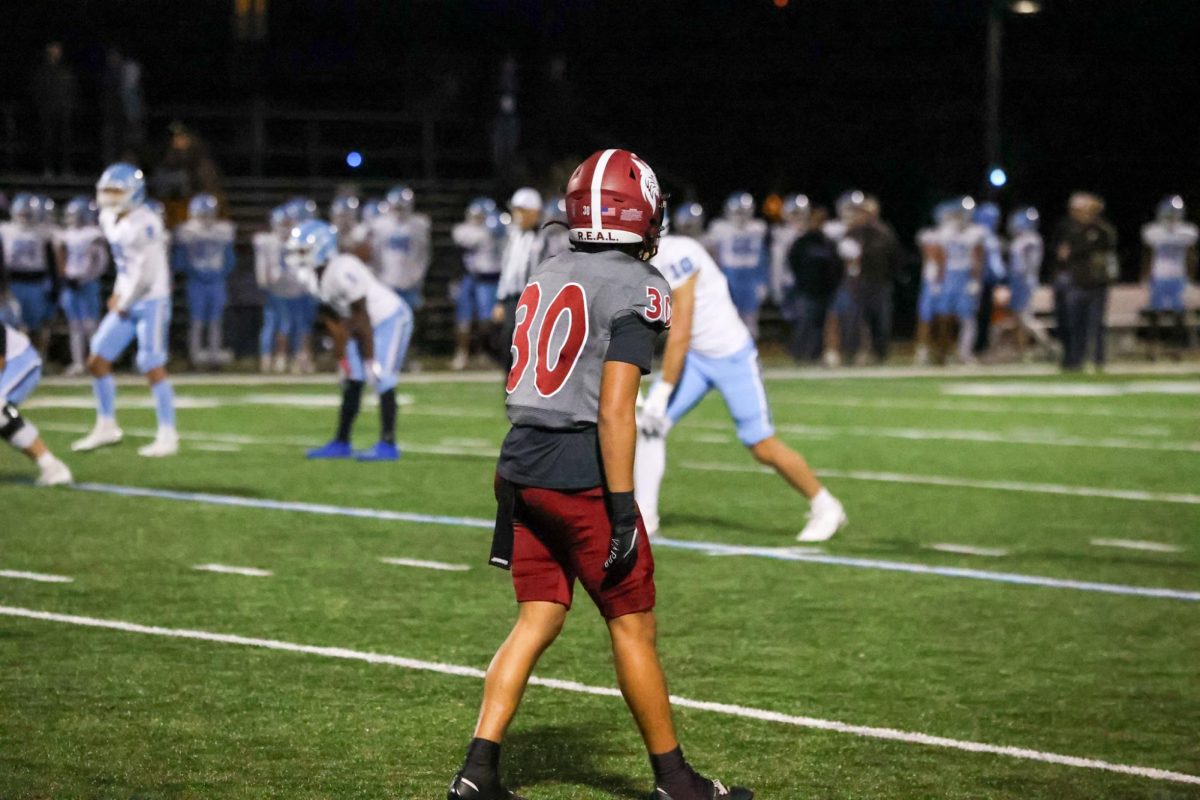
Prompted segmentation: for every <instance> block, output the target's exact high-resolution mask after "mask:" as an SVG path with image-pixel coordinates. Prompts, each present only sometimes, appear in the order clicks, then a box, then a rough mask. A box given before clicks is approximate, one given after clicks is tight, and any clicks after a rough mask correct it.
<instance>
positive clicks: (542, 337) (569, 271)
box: [507, 250, 671, 429]
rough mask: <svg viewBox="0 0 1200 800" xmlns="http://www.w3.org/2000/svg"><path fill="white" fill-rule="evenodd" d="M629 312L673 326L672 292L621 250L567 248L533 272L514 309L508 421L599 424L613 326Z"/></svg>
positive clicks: (661, 327)
mask: <svg viewBox="0 0 1200 800" xmlns="http://www.w3.org/2000/svg"><path fill="white" fill-rule="evenodd" d="M631 314H636V315H639V316H640V317H641V318H642V319H643V320H645V321H646V322H647V323H648V324H649V325H650V326H652V327H654V328H656V329H658V330H665V329H666V328H667V327H669V326H670V324H671V289H670V287H669V286H668V285H667V282H666V280H665V279H664V278H663V276H662V275H661V274H659V272H658V270H656V269H655V268H654V267H652V266H650V265H649V264H647V263H644V262H642V261H638V260H637V259H636V258H633V257H631V256H628V255H625V254H624V253H621V252H619V251H616V250H606V251H602V252H598V253H582V252H576V251H567V252H565V253H560V254H558V255H556V256H553V257H551V258H548V259H546V260H545V261H543V262H542V263H540V264H539V265H538V266H537V267H535V268H534V270H533V272H532V273H531V274H530V276H529V283H527V284H526V286H525V291H524V292H522V294H521V299H520V302H519V303H518V304H517V312H516V330H515V331H514V333H513V345H512V346H513V351H512V352H513V367H512V371H511V372H509V376H508V385H507V389H508V401H507V405H508V419H509V421H510V422H512V423H513V424H514V425H535V426H539V427H544V428H556V429H569V428H576V427H580V426H582V425H588V424H591V425H594V424H595V423H596V417H597V413H598V411H599V406H600V375H601V372H602V370H603V366H604V361H605V356H606V354H607V353H608V345H609V341H610V339H611V338H612V330H613V324H614V323H615V322H617V321H618V320H620V319H621V318H622V317H625V316H628V315H631Z"/></svg>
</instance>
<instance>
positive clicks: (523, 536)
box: [447, 149, 754, 800]
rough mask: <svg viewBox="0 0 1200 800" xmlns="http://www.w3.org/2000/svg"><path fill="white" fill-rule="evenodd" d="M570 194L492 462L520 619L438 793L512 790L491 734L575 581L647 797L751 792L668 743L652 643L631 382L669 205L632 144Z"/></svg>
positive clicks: (651, 319)
mask: <svg viewBox="0 0 1200 800" xmlns="http://www.w3.org/2000/svg"><path fill="white" fill-rule="evenodd" d="M566 202H567V226H568V231H569V236H570V240H571V242H572V244H573V249H572V250H570V251H568V252H565V253H561V254H559V255H557V256H554V257H552V258H549V259H547V260H545V261H543V262H542V263H541V264H539V265H538V266H537V267H536V268H535V269H534V270H533V271H532V273H531V274H530V276H529V282H528V284H526V286H525V289H524V291H523V292H522V293H521V297H520V300H519V301H518V303H517V309H516V330H515V331H514V333H513V340H512V355H513V365H512V369H511V370H510V371H509V374H508V383H507V387H506V388H507V390H508V402H507V406H508V417H509V420H510V421H511V422H512V429H511V430H510V431H509V433H508V436H507V437H505V440H504V445H503V447H502V448H501V451H500V460H499V463H498V464H497V467H496V498H497V501H498V510H497V515H496V529H495V536H494V538H493V542H492V553H491V563H492V564H494V565H495V566H498V567H502V568H504V569H509V570H511V571H512V579H513V587H514V589H515V592H516V598H517V605H518V613H517V621H516V624H515V626H514V627H513V630H512V632H511V633H510V634H509V636H508V639H507V640H505V642H504V644H503V645H501V647H500V649H499V650H498V651H497V652H496V656H495V658H493V659H492V663H491V666H490V667H489V668H488V672H487V677H486V679H485V682H484V690H483V703H482V707H481V709H480V713H479V721H478V723H477V725H476V727H475V735H474V738H473V739H472V740H471V744H470V746H469V748H468V750H467V757H466V760H465V762H464V764H463V766H462V769H461V770H460V771H459V772H458V774H457V775H455V777H454V780H453V781H452V782H451V784H450V789H449V792H448V794H447V797H448V800H517V796H516V795H515V794H513V793H512V792H511V791H509V790H508V789H506V788H505V787H504V786H503V784H502V783H501V782H500V745H501V742H502V741H503V738H504V734H505V732H506V731H507V729H508V725H509V723H510V722H511V721H512V719H513V716H514V715H515V714H516V712H517V706H518V704H519V703H520V701H521V696H522V694H523V692H524V690H525V685H526V684H527V683H528V681H529V676H530V675H531V674H532V672H533V669H534V667H535V666H536V664H537V661H538V658H539V657H540V656H541V654H542V653H543V652H544V651H545V650H546V648H548V647H549V646H550V645H551V644H552V643H553V642H554V640H555V638H557V636H558V634H559V632H560V631H561V630H562V626H563V622H564V621H565V620H566V615H567V611H568V610H569V609H570V607H571V599H572V595H573V591H574V587H575V582H576V581H577V580H578V581H579V582H580V583H582V584H583V587H584V589H585V590H586V591H587V593H588V595H589V596H590V597H591V599H592V602H593V603H595V605H596V607H597V608H598V609H599V611H600V614H601V615H602V616H603V617H604V619H605V621H606V623H607V625H608V631H609V635H610V637H611V639H612V653H613V660H614V662H615V666H616V671H617V682H618V684H619V685H620V687H621V694H622V695H623V696H624V698H625V702H626V704H627V705H628V706H629V710H630V711H631V712H632V714H633V717H634V720H635V721H636V722H637V725H638V729H639V731H641V734H642V739H643V741H644V742H645V745H646V750H647V752H648V753H649V756H650V763H651V766H652V767H653V769H654V777H655V794H654V797H655V798H656V800H716V798H729V799H730V800H751V798H753V796H754V794H753V792H751V791H750V790H748V789H743V788H740V787H736V786H735V787H733V788H732V789H727V788H725V786H723V785H722V784H721V782H720V781H714V780H709V779H707V778H704V777H702V776H701V775H700V774H699V773H697V772H696V771H695V770H694V769H692V767H691V766H690V765H689V764H688V762H687V761H686V760H685V759H684V757H683V751H682V750H681V749H680V747H679V740H678V739H677V738H676V735H675V726H674V723H673V721H672V719H671V704H670V699H669V697H668V694H667V684H666V678H665V676H664V675H663V671H662V667H661V665H660V664H659V660H658V652H657V648H656V645H655V630H656V622H655V617H654V601H655V591H654V556H653V554H652V553H651V550H650V543H649V540H648V537H647V536H646V529H645V526H644V525H643V523H642V519H641V515H640V514H639V513H638V510H637V506H636V504H635V503H634V499H633V457H634V448H635V446H636V442H637V426H636V415H635V405H636V402H637V393H638V387H639V385H640V383H641V378H642V376H643V375H645V374H647V373H648V372H649V371H650V366H651V362H652V360H653V355H654V345H655V341H656V339H657V338H658V334H659V333H660V332H662V331H663V330H665V329H667V328H668V327H669V326H670V324H671V293H670V288H669V286H668V285H667V282H666V280H664V279H663V277H662V275H660V274H659V273H658V271H657V270H655V269H654V267H652V266H650V264H648V263H647V262H648V261H649V259H650V258H652V257H653V256H654V253H655V250H656V249H657V247H658V234H659V230H660V227H661V225H662V219H663V213H664V210H665V204H664V202H663V198H662V196H661V194H660V192H659V188H658V180H657V179H656V178H655V176H654V172H653V171H652V170H651V169H650V167H649V166H648V165H647V164H646V162H644V161H642V160H641V159H640V158H638V157H637V156H635V155H634V154H633V153H630V152H628V151H626V150H615V149H613V150H602V151H600V152H597V153H594V154H593V155H592V156H591V157H590V158H588V159H587V160H586V161H584V162H583V163H582V164H581V165H580V166H579V167H578V168H577V169H576V170H575V173H574V174H573V175H572V176H571V180H570V182H569V183H568V184H567V197H566Z"/></svg>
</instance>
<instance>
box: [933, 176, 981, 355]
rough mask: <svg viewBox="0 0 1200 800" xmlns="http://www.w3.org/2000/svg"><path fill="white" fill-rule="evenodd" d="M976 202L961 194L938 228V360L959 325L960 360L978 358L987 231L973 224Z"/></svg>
mask: <svg viewBox="0 0 1200 800" xmlns="http://www.w3.org/2000/svg"><path fill="white" fill-rule="evenodd" d="M974 211H975V201H974V199H972V198H970V197H965V196H964V197H959V198H957V199H955V200H953V201H951V203H950V204H949V205H948V206H947V209H946V217H945V218H946V224H945V225H944V226H942V227H941V228H939V231H938V239H939V244H940V245H941V252H940V254H939V255H940V259H939V263H938V281H939V283H941V287H942V290H941V293H940V294H939V295H938V299H937V302H936V304H935V307H934V331H935V333H934V339H935V347H936V350H937V362H938V363H939V364H941V363H944V362H945V359H946V354H947V352H948V351H949V350H950V347H951V342H952V341H953V337H954V328H955V324H956V323H957V325H958V359H959V361H960V362H962V363H964V364H970V363H973V362H974V361H975V355H974V349H975V333H976V322H975V315H976V313H977V311H978V308H979V292H980V291H981V289H982V277H983V269H984V258H985V251H984V243H985V239H986V238H987V230H986V229H985V228H982V227H980V226H979V225H976V224H974V223H973V222H972V221H971V215H972V214H973V213H974Z"/></svg>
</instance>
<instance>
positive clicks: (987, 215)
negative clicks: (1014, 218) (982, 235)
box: [971, 201, 1004, 233]
mask: <svg viewBox="0 0 1200 800" xmlns="http://www.w3.org/2000/svg"><path fill="white" fill-rule="evenodd" d="M1003 218H1004V213H1003V212H1002V211H1000V206H998V205H996V204H995V203H993V202H990V201H989V202H986V203H980V204H979V205H978V206H976V208H975V213H974V214H972V215H971V221H972V222H974V223H975V224H976V225H982V226H983V227H985V228H987V229H988V230H989V231H991V232H992V233H996V232H998V231H999V230H1000V220H1001V219H1003Z"/></svg>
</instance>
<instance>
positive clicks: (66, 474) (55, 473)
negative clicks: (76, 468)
mask: <svg viewBox="0 0 1200 800" xmlns="http://www.w3.org/2000/svg"><path fill="white" fill-rule="evenodd" d="M74 482H75V478H74V477H73V476H72V475H71V470H69V469H68V468H67V465H66V464H64V463H63V462H61V461H59V460H58V459H57V458H55V457H54V456H50V458H49V459H48V460H47V462H46V464H45V465H44V466H42V474H41V475H39V476H38V479H37V481H36V483H37V485H38V486H66V485H67V484H70V483H74Z"/></svg>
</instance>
